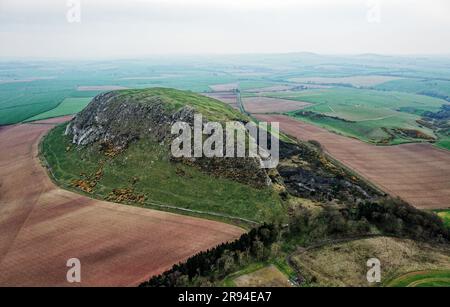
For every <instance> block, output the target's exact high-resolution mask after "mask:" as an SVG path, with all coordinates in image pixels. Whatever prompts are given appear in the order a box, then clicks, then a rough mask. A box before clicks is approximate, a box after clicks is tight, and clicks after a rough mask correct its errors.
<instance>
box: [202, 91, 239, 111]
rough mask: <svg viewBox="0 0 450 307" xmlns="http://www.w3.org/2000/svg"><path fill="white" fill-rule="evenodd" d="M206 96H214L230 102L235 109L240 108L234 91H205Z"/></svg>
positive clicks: (227, 102)
mask: <svg viewBox="0 0 450 307" xmlns="http://www.w3.org/2000/svg"><path fill="white" fill-rule="evenodd" d="M203 95H204V96H206V97H210V98H214V99H217V100H220V101H222V102H224V103H226V104H229V105H230V106H232V107H233V108H235V109H239V107H238V105H237V97H236V94H235V93H233V92H212V93H204V94H203Z"/></svg>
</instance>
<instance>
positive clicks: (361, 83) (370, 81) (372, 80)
mask: <svg viewBox="0 0 450 307" xmlns="http://www.w3.org/2000/svg"><path fill="white" fill-rule="evenodd" d="M398 79H400V78H398V77H392V76H378V75H372V76H370V75H369V76H351V77H334V78H333V77H304V78H292V79H289V81H291V82H297V83H312V84H324V85H327V84H340V85H351V86H354V87H358V88H366V87H373V86H376V85H379V84H383V83H386V82H389V81H393V80H398Z"/></svg>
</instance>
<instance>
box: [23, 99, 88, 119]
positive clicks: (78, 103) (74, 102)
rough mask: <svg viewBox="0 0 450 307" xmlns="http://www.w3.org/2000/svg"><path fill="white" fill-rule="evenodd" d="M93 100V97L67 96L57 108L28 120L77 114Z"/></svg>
mask: <svg viewBox="0 0 450 307" xmlns="http://www.w3.org/2000/svg"><path fill="white" fill-rule="evenodd" d="M91 100H92V98H66V99H64V100H63V101H62V102H61V103H60V104H59V105H58V106H57V107H56V108H54V109H51V110H49V111H47V112H44V113H41V114H38V115H36V116H33V117H31V118H28V119H27V120H26V122H31V121H36V120H42V119H47V118H53V117H60V116H65V115H72V114H76V113H78V112H80V111H81V110H83V109H84V108H85V107H86V106H87V105H88V104H89V102H91Z"/></svg>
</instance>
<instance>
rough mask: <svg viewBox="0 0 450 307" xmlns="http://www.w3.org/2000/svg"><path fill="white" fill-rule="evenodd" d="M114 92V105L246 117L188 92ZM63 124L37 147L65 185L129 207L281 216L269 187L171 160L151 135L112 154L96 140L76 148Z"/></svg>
mask: <svg viewBox="0 0 450 307" xmlns="http://www.w3.org/2000/svg"><path fill="white" fill-rule="evenodd" d="M115 95H116V96H115V97H114V98H113V99H112V100H111V104H112V105H114V104H115V103H117V104H120V103H122V102H123V101H127V103H128V104H129V103H133V101H139V103H140V104H144V105H145V104H152V103H154V102H155V101H156V102H158V103H159V102H161V101H162V102H163V103H164V106H165V108H166V110H169V111H170V112H175V111H176V110H178V109H180V108H182V107H183V106H186V105H189V106H191V107H193V108H195V109H196V111H197V112H200V113H202V114H203V115H204V116H205V117H207V118H208V119H210V120H214V121H226V120H236V119H241V120H247V118H246V117H245V116H243V115H241V114H240V113H239V112H238V111H235V110H234V109H232V108H231V107H229V106H228V105H225V104H223V103H222V102H219V101H217V100H214V99H210V98H207V97H204V96H201V95H198V94H194V93H192V92H185V91H178V90H171V89H163V88H155V89H146V90H122V91H118V92H116V94H115ZM90 107H92V106H90ZM88 108H89V107H88ZM86 110H88V109H86ZM88 111H89V110H88ZM85 113H86V114H88V113H90V112H85ZM84 115H85V114H84V113H80V115H79V116H81V117H83V116H84ZM112 116H113V118H116V119H117V120H116V121H117V122H116V123H115V125H119V126H120V125H122V124H123V125H127V124H126V123H123V122H121V123H120V124H119V122H120V121H121V118H122V117H120V115H119V114H112ZM131 124H133V123H131ZM65 128H66V125H62V126H59V127H57V128H55V129H54V130H52V131H51V132H50V133H49V134H48V136H47V137H46V138H45V139H44V140H43V142H42V146H41V147H42V154H43V156H44V157H45V160H46V161H47V162H48V164H49V165H50V166H51V172H52V175H53V177H54V179H55V180H56V181H57V182H58V183H59V184H60V185H62V186H64V187H66V188H69V189H74V190H76V191H78V192H81V193H86V194H89V195H91V196H94V197H98V198H102V199H107V200H110V201H115V202H120V203H126V204H131V205H138V206H144V207H150V208H160V209H164V210H174V208H182V209H187V210H191V211H184V212H185V213H187V214H200V215H203V216H206V217H210V218H218V219H227V216H233V217H239V218H244V219H249V220H254V221H257V222H263V221H280V220H282V219H283V218H284V217H285V209H284V208H283V205H282V201H281V199H280V196H279V194H278V193H277V192H276V191H275V190H274V189H273V188H272V187H264V188H259V189H258V188H255V187H251V186H249V185H246V184H243V183H239V182H236V181H234V180H231V179H226V178H220V176H214V175H212V174H207V173H205V172H202V171H201V170H200V169H198V168H197V167H194V166H190V165H186V164H184V163H176V162H173V161H171V159H170V153H169V147H168V146H167V144H164V143H161V142H159V141H158V140H156V139H155V138H154V137H152V136H150V135H149V136H148V137H144V138H141V139H139V140H137V141H135V142H132V143H130V144H129V146H128V147H127V148H126V150H125V151H122V152H120V153H116V152H114V151H111V150H110V149H108V150H106V151H105V150H102V149H101V147H99V146H97V145H98V144H92V145H86V146H76V145H74V144H72V138H71V137H70V136H66V135H64V131H65ZM210 213H211V214H210ZM228 220H229V219H228Z"/></svg>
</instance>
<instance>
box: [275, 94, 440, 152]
mask: <svg viewBox="0 0 450 307" xmlns="http://www.w3.org/2000/svg"><path fill="white" fill-rule="evenodd" d="M266 96H268V97H278V98H284V99H292V100H295V101H304V102H309V103H312V104H313V105H312V106H310V107H307V108H305V109H303V110H304V111H308V112H307V113H305V112H295V111H293V112H290V113H289V115H290V116H293V117H296V118H300V119H302V120H304V121H307V122H309V123H313V124H316V125H318V126H320V127H323V128H326V129H328V130H331V131H335V132H338V133H340V134H343V135H347V136H351V137H355V138H358V139H360V140H363V141H365V142H370V143H380V144H391V145H392V144H399V143H409V142H412V141H416V142H417V141H426V140H431V139H434V138H436V136H435V134H434V132H433V131H432V130H431V129H429V128H426V127H424V126H421V125H420V124H419V123H417V120H419V119H420V118H421V116H420V115H418V114H412V113H408V112H405V110H410V109H415V110H423V111H425V110H426V111H432V112H435V111H437V110H439V108H440V107H441V106H442V105H443V104H446V103H447V102H446V101H444V100H441V99H437V98H433V97H427V96H421V95H415V94H407V93H400V92H383V91H373V90H357V89H347V88H333V89H321V90H307V91H303V92H297V93H289V92H287V93H269V94H267V95H266ZM396 129H404V130H409V131H417V132H419V133H420V134H419V135H418V136H417V137H413V136H407V135H404V134H402V133H401V132H399V131H397V130H396Z"/></svg>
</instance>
